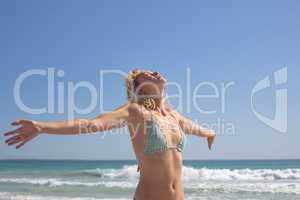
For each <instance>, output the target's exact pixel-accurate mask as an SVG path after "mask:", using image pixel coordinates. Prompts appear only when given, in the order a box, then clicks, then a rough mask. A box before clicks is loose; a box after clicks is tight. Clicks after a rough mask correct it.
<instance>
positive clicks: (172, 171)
mask: <svg viewBox="0 0 300 200" xmlns="http://www.w3.org/2000/svg"><path fill="white" fill-rule="evenodd" d="M165 83H166V80H165V78H164V77H162V76H161V75H160V74H159V73H158V72H151V71H141V70H133V71H132V72H130V73H129V75H128V78H127V80H126V87H127V95H128V103H127V104H125V105H123V106H121V107H119V108H117V109H115V110H113V111H111V112H109V113H105V114H102V115H99V116H98V117H96V118H95V119H75V120H70V121H58V122H40V121H32V120H18V121H16V122H13V123H12V125H19V126H20V127H19V128H18V129H16V130H13V131H10V132H8V133H5V136H10V138H8V139H7V140H6V141H5V142H6V143H7V144H8V145H16V148H20V147H21V146H23V145H24V144H25V143H27V142H28V141H30V140H32V139H33V138H35V137H36V136H38V135H39V134H41V133H47V134H57V135H74V134H82V133H92V132H100V131H107V130H110V129H113V128H120V127H123V126H125V125H127V126H128V129H129V132H130V136H131V139H132V145H133V149H134V152H135V155H136V158H137V161H138V170H139V171H140V179H139V183H138V186H137V189H136V192H135V195H134V199H136V200H182V199H184V192H183V187H182V183H181V170H182V154H181V151H182V150H183V148H184V144H185V140H186V138H185V137H186V136H185V134H193V135H196V136H201V137H206V138H207V141H208V148H209V149H211V146H212V143H213V141H214V137H215V133H214V132H213V131H211V130H207V129H204V128H202V127H201V126H199V125H197V124H196V123H193V122H192V121H191V120H189V119H187V118H185V117H183V116H182V115H180V114H179V113H178V112H177V111H176V110H174V109H172V108H170V107H169V106H167V105H166V103H165V102H164V100H165V99H164V89H165Z"/></svg>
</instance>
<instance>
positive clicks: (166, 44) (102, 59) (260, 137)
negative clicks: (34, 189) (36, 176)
mask: <svg viewBox="0 0 300 200" xmlns="http://www.w3.org/2000/svg"><path fill="white" fill-rule="evenodd" d="M299 6H300V3H299V1H296V0H294V1H293V0H290V1H276V0H275V1H268V0H266V1H258V0H254V1H247V2H246V1H208V0H207V1H92V0H90V1H64V0H62V1H43V2H41V1H13V0H12V1H8V0H7V1H1V6H0V13H1V14H0V15H1V17H0V25H1V26H0V29H1V32H0V44H1V45H0V70H1V75H0V76H1V84H0V91H1V93H0V99H1V104H0V108H1V111H2V112H1V114H0V120H1V126H0V131H1V132H5V131H7V130H9V129H11V126H10V125H9V124H10V122H11V121H12V120H15V119H19V118H29V119H34V120H62V119H66V117H67V112H66V111H65V112H64V113H63V114H59V113H57V109H58V108H57V102H56V103H55V106H56V107H55V113H48V114H39V115H34V114H28V113H25V112H23V111H22V110H21V109H20V108H19V107H18V106H17V104H16V102H15V100H14V96H13V88H14V84H15V80H16V79H17V77H18V76H20V74H22V73H23V72H24V71H27V70H30V69H41V70H47V69H48V68H50V67H52V68H55V70H63V71H64V76H63V77H56V79H55V87H57V83H62V84H64V87H65V92H64V96H65V99H67V97H68V90H67V83H68V82H70V81H72V82H73V83H78V82H80V81H89V82H90V83H91V84H93V85H94V86H95V88H96V89H97V105H98V106H97V108H95V109H93V111H92V112H90V113H89V114H85V115H80V114H76V115H75V117H94V116H96V115H98V114H100V111H101V110H100V109H99V105H101V104H102V105H103V106H104V108H105V109H106V110H110V109H113V108H115V107H117V106H119V105H120V104H123V103H126V96H125V90H124V86H123V77H120V76H116V75H111V76H107V77H105V84H104V85H102V86H103V90H104V95H103V96H102V97H103V99H101V100H100V95H101V92H100V89H101V87H102V86H101V85H100V84H99V71H101V70H109V69H110V70H120V71H122V72H128V71H129V70H130V69H132V68H136V67H141V68H145V69H151V70H156V71H159V72H161V73H162V74H163V75H164V76H165V77H166V78H167V79H168V80H169V81H174V82H176V83H178V84H179V85H180V86H181V87H183V88H185V87H186V86H187V80H186V73H187V68H189V70H190V72H191V81H190V85H191V88H192V89H194V88H195V87H196V86H197V85H198V84H199V83H200V82H203V81H209V82H210V83H213V84H214V85H216V86H217V87H218V88H219V87H221V84H222V83H228V82H234V85H233V86H232V87H231V88H229V89H228V93H227V96H226V109H225V112H224V113H223V112H222V111H221V108H220V99H213V100H203V101H199V102H198V103H199V105H200V104H201V105H202V106H203V107H204V108H206V109H215V110H216V113H214V114H201V113H199V112H197V111H196V110H195V109H194V108H193V107H192V108H191V111H190V112H189V111H188V110H187V105H188V100H187V99H186V98H184V100H183V105H184V106H183V110H182V113H183V114H185V115H186V116H188V117H190V118H193V119H195V120H198V121H201V122H205V123H206V122H207V123H210V122H214V121H216V120H217V119H222V120H224V122H225V123H232V124H234V127H235V134H234V135H226V134H225V135H220V136H218V138H217V140H216V143H215V146H214V150H213V151H211V152H209V151H208V150H207V147H206V143H205V140H204V139H202V138H196V137H193V136H189V138H188V144H187V148H186V150H185V152H184V158H185V159H250V158H260V159H268V158H269V159H271V158H300V157H299V155H300V149H299V140H300V135H299V110H300V106H299V100H298V99H299V96H300V95H299V84H300V81H299V78H298V76H299V72H300V69H299V66H300V59H299V50H300V49H299V47H300V40H299V35H300V22H299V18H300V14H299V13H300V12H299ZM284 66H287V67H288V83H287V84H286V85H284V86H283V87H285V88H288V132H287V133H279V132H278V131H276V130H274V129H272V128H270V127H269V126H267V125H265V124H264V123H262V122H261V121H260V120H258V118H257V117H256V116H255V115H254V113H253V112H252V110H251V106H250V95H251V90H252V88H253V87H254V85H255V84H256V83H257V82H258V81H259V80H261V79H263V78H264V77H266V76H267V75H270V77H271V76H272V73H273V72H275V71H277V70H279V69H281V68H283V67H284ZM275 89H277V88H276V87H274V86H273V85H271V87H270V88H269V89H266V90H265V91H264V92H262V93H260V94H257V98H256V99H255V102H256V103H255V106H256V108H257V110H259V112H262V113H266V115H268V116H272V115H274V113H275V111H274V107H275V100H274V99H275ZM21 91H22V94H21V96H22V99H23V100H24V102H25V103H26V104H28V105H30V106H31V107H35V108H38V107H41V106H45V104H47V80H46V78H45V77H42V76H34V77H32V78H30V79H28V80H26V81H25V82H24V84H23V85H22V90H21ZM167 91H168V92H169V93H172V94H173V93H174V92H176V89H175V88H172V87H171V86H170V87H168V90H167ZM186 92H187V91H186V90H184V93H186ZM207 92H208V93H209V92H211V90H209V89H207V88H204V87H203V88H202V90H200V92H199V93H202V94H204V93H207ZM185 96H186V94H185ZM74 98H75V99H74V101H75V102H76V105H77V106H78V107H81V108H84V107H86V106H87V105H89V103H90V101H91V99H90V96H89V93H88V92H87V90H85V89H82V90H78V92H77V93H76V95H75V97H74ZM100 101H101V102H100ZM64 105H65V108H67V101H66V100H65V101H64ZM174 105H176V101H174ZM65 110H66V109H65ZM0 140H1V141H3V142H1V143H0V159H5V158H45V159H63V158H69V159H134V154H133V151H132V149H131V144H130V139H129V137H128V135H126V134H123V135H113V134H107V135H106V136H105V137H104V138H102V137H101V133H100V134H97V135H88V136H49V135H41V136H40V137H39V138H37V139H35V140H34V141H32V142H31V143H29V144H27V145H26V146H25V147H24V148H22V149H20V150H15V149H14V148H10V147H7V146H6V145H5V144H4V137H3V136H2V135H1V136H0ZM116 147H117V148H116Z"/></svg>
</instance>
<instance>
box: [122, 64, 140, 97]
mask: <svg viewBox="0 0 300 200" xmlns="http://www.w3.org/2000/svg"><path fill="white" fill-rule="evenodd" d="M141 73H143V71H141V70H138V69H135V70H132V71H130V72H129V73H128V76H127V79H126V80H125V87H126V89H127V99H128V101H131V102H133V101H134V100H135V91H134V90H135V85H134V80H135V79H136V77H137V76H138V75H140V74H141Z"/></svg>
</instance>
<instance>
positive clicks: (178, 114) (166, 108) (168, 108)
mask: <svg viewBox="0 0 300 200" xmlns="http://www.w3.org/2000/svg"><path fill="white" fill-rule="evenodd" d="M165 110H166V111H167V113H169V114H171V115H173V116H174V117H176V118H177V119H179V118H180V116H181V114H180V113H179V112H178V111H177V110H176V109H175V108H173V107H171V106H170V105H165Z"/></svg>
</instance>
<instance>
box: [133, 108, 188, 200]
mask: <svg viewBox="0 0 300 200" xmlns="http://www.w3.org/2000/svg"><path fill="white" fill-rule="evenodd" d="M164 113H165V116H164V115H163V114H161V113H159V112H156V111H148V110H146V109H143V108H142V107H141V110H140V111H139V113H138V114H136V117H134V118H133V120H132V121H131V122H130V123H128V128H129V131H130V134H131V138H132V145H133V149H134V152H135V155H136V158H137V161H138V165H139V168H140V180H139V183H138V186H137V190H136V193H135V197H136V199H137V200H154V199H155V200H160V199H161V200H169V199H170V200H183V199H184V193H183V189H182V184H181V168H182V154H181V152H180V151H178V149H176V148H172V149H168V150H166V151H164V152H157V153H154V154H151V155H147V154H145V152H144V151H145V146H146V144H147V142H148V141H147V139H148V138H147V136H148V134H149V130H148V129H147V125H148V123H147V122H149V121H152V120H154V121H155V122H156V123H157V124H159V127H160V130H161V132H160V133H161V134H164V135H165V138H166V140H167V142H168V144H170V145H171V146H176V145H177V144H178V143H179V142H180V141H181V139H182V132H181V130H180V128H179V123H178V120H177V119H176V115H175V114H174V113H173V112H172V110H170V109H167V110H166V111H165V112H164Z"/></svg>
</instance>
